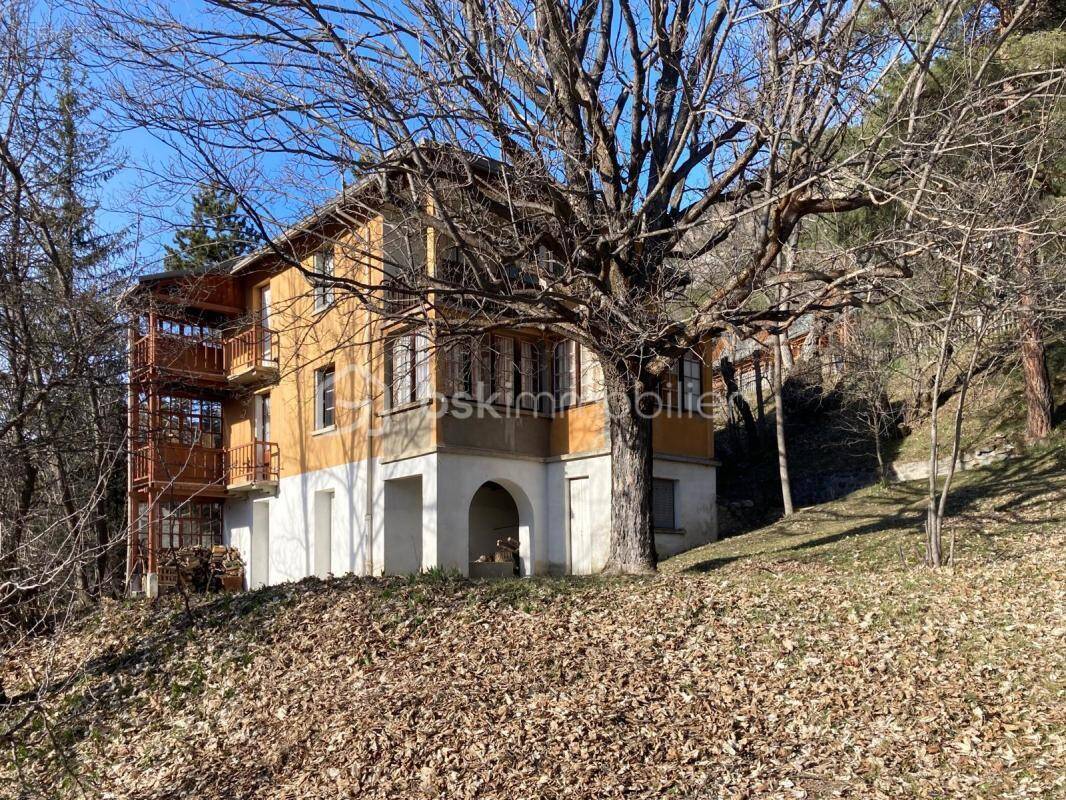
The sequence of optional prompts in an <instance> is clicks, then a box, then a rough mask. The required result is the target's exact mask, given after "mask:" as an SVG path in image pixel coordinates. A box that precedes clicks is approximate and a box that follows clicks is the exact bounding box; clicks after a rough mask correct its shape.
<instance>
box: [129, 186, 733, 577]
mask: <svg viewBox="0 0 1066 800" xmlns="http://www.w3.org/2000/svg"><path fill="white" fill-rule="evenodd" d="M337 219H343V223H340V222H337ZM314 224H317V223H314ZM330 224H332V225H334V229H333V230H332V231H330V234H329V236H322V235H320V231H318V232H317V233H316V232H315V231H313V230H312V228H313V223H311V222H307V221H305V222H304V223H301V225H298V226H296V227H295V228H293V229H292V230H290V231H289V232H287V233H286V234H285V236H284V237H282V238H281V239H279V241H278V242H277V243H275V246H276V247H282V246H283V247H285V248H288V251H289V252H291V253H293V254H295V258H296V259H297V260H298V262H299V263H301V264H302V265H303V269H300V268H297V267H296V266H293V265H292V263H288V262H286V261H285V260H283V259H281V258H279V257H278V256H277V255H276V253H277V250H276V249H274V248H265V249H264V250H263V251H261V252H258V253H255V254H252V255H250V256H247V257H244V258H242V259H240V260H238V261H236V262H234V263H230V264H225V265H219V267H217V268H215V269H213V270H210V271H208V272H205V273H203V274H197V275H190V274H176V273H160V274H156V275H147V276H144V277H142V278H141V279H140V280H139V282H138V283H137V285H136V286H135V287H134V288H133V289H132V290H131V291H130V292H129V296H128V298H127V303H128V308H130V309H131V312H130V313H131V319H132V324H131V330H130V346H129V357H130V376H131V380H130V402H129V408H130V411H129V415H130V419H129V426H130V437H131V447H130V456H129V514H130V519H131V520H134V521H135V524H133V525H131V526H130V537H129V546H128V573H129V578H130V582H131V586H132V587H133V588H134V589H136V588H138V587H140V586H145V587H148V588H149V589H150V588H151V587H152V586H154V585H156V581H159V585H165V583H166V576H165V575H164V576H161V575H160V567H161V564H162V562H163V558H164V556H165V554H166V552H167V551H170V550H173V549H176V548H180V547H187V546H190V545H200V546H205V547H206V546H212V545H218V544H225V545H228V546H232V547H235V548H237V549H238V550H239V551H240V553H241V557H242V559H243V561H244V563H245V565H246V570H245V572H246V577H247V582H248V585H249V586H251V587H255V586H261V585H265V584H273V583H278V582H281V581H288V580H297V579H300V578H304V577H306V576H311V575H317V576H320V577H324V576H326V575H329V574H333V575H341V574H344V573H355V574H359V575H381V574H405V573H416V572H419V571H421V570H427V569H431V568H444V569H448V570H457V571H459V572H460V573H463V574H468V575H469V574H474V575H482V574H489V573H490V572H491V571H492V570H491V568H490V567H487V566H486V565H485V564H484V563H483V562H484V560H485V558H486V557H490V556H492V555H493V554H494V553H495V551H496V549H497V545H496V543H497V540H499V539H501V538H513V539H515V540H517V541H518V543H519V553H518V559H517V562H518V563H517V570H518V571H519V572H520V574H523V575H533V574H549V573H550V574H589V573H595V572H597V571H598V570H600V569H601V568H602V567H603V565H604V563H605V560H606V557H607V553H608V537H609V526H610V518H611V504H610V481H611V456H610V449H609V446H608V439H607V432H606V413H605V404H604V400H603V392H602V387H601V386H600V385H599V378H598V366H597V364H596V361H595V358H593V357H592V355H591V353H589V352H588V351H587V350H586V349H585V348H583V347H580V346H577V345H576V344H575V343H574V342H572V341H567V340H561V339H559V338H558V337H556V336H553V335H552V334H551V333H550V332H546V331H544V330H541V329H535V328H521V327H516V328H514V329H506V330H496V331H493V332H492V333H491V335H483V336H476V337H467V338H455V339H454V340H448V341H443V340H441V341H435V340H433V338H432V337H431V336H430V335H429V333H428V332H427V330H428V329H426V328H419V327H417V326H412V325H411V324H409V323H404V322H397V321H395V320H393V319H392V317H383V316H382V315H381V314H378V313H375V312H374V311H373V308H372V305H373V304H368V303H365V302H361V301H360V300H359V299H357V298H356V297H355V296H353V294H352V293H351V292H347V291H340V290H337V289H336V288H335V287H333V286H331V285H329V283H328V281H325V280H316V279H315V277H314V276H316V275H323V276H325V275H333V276H335V277H341V276H349V277H352V278H355V279H358V280H362V281H364V282H366V283H376V284H377V285H381V283H382V281H381V276H380V274H376V276H375V275H372V273H375V272H376V271H377V272H380V271H382V270H387V266H386V265H388V264H394V263H398V262H400V261H402V260H403V259H408V260H411V259H414V261H415V262H416V263H417V265H419V266H420V268H421V267H422V266H424V268H425V269H426V270H435V269H438V268H440V265H441V264H443V263H444V262H445V261H446V259H447V258H448V254H447V252H446V251H447V248H446V247H444V246H443V242H442V240H440V239H439V238H438V234H437V233H435V232H434V231H433V230H432V229H422V230H417V229H416V230H415V231H414V234H413V235H414V238H415V240H416V246H415V247H414V248H410V247H406V248H405V252H403V253H400V252H392V248H394V247H399V246H400V245H399V244H398V242H399V241H400V239H401V238H403V237H398V236H396V235H395V234H396V231H397V229H398V228H399V227H401V226H403V225H405V224H406V223H403V222H402V221H400V220H397V219H394V218H393V217H392V216H391V213H390V212H389V211H388V210H387V208H386V207H385V206H381V207H380V209H376V210H375V209H373V208H372V209H371V210H367V208H366V206H365V205H364V206H362V210H361V211H360V213H359V215H358V216H357V215H356V214H355V213H349V214H345V215H336V217H335V218H333V221H332V222H331V223H330ZM337 225H341V227H339V228H338V227H336V226H337ZM408 229H409V226H408ZM406 241H407V242H409V241H410V237H409V236H408V237H406ZM438 254H441V257H440V258H438ZM431 274H432V273H431ZM309 276H310V278H309ZM371 278H373V280H371ZM386 299H387V298H386ZM707 355H708V354H707V353H703V352H693V353H692V354H691V355H690V356H688V357H686V358H684V359H682V360H681V361H680V362H679V363H678V365H677V368H676V370H674V372H673V373H672V378H671V380H672V383H671V386H670V387H669V391H668V392H667V394H666V396H665V398H664V404H665V406H666V408H665V410H664V413H662V414H660V415H659V416H658V417H657V418H656V419H655V421H654V423H653V439H654V454H655V459H654V519H655V525H656V544H657V547H658V551H659V553H660V554H666V555H668V554H672V553H675V552H678V551H681V550H684V549H687V548H690V547H693V546H695V545H698V544H701V543H704V542H707V541H709V540H712V539H713V538H714V537H715V535H716V507H715V461H714V449H713V448H714V439H713V424H712V420H711V418H710V413H709V410H710V405H711V404H710V402H709V397H708V396H705V393H706V392H709V389H710V386H711V380H712V367H711V361H710V359H709V358H708V357H707ZM149 575H151V576H154V577H153V578H152V579H151V580H149V581H145V580H144V579H145V577H146V576H149Z"/></svg>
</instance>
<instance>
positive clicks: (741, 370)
mask: <svg viewBox="0 0 1066 800" xmlns="http://www.w3.org/2000/svg"><path fill="white" fill-rule="evenodd" d="M814 322H815V321H814V317H813V316H811V315H810V314H807V315H804V316H802V317H800V318H799V319H797V320H796V321H795V322H794V323H792V325H790V326H789V328H788V333H787V339H788V353H787V354H786V355H785V375H786V376H787V374H788V370H789V364H790V363H791V362H793V361H795V360H797V359H799V357H800V354H801V353H802V352H803V349H804V347H805V346H806V344H807V338H808V336H809V335H810V333H811V331H812V330H813V329H814V328H815V324H814ZM848 332H849V327H848V324H847V320H846V318H841V319H838V320H837V321H836V324H834V325H832V326H830V327H829V329H828V332H827V330H826V329H825V328H824V326H823V328H820V329H819V334H818V350H819V358H820V360H821V367H822V374H823V377H825V378H828V377H830V376H832V375H837V374H839V373H840V371H841V369H842V368H843V357H842V353H841V347H842V346H843V345H845V344H846V343H847V336H848ZM723 357H725V358H728V359H729V360H730V362H731V363H732V365H733V369H734V371H735V374H736V381H737V388H738V389H740V392H741V393H742V394H743V395H745V397H746V398H747V399H748V400H749V401H755V400H756V399H757V398H758V395H759V389H760V388H761V390H762V395H763V396H764V397H769V396H770V395H771V394H772V393H773V369H774V350H773V337H772V336H771V335H770V334H768V333H766V332H765V331H759V332H757V333H756V334H755V335H754V336H750V337H747V338H741V337H739V336H737V335H735V334H733V335H727V336H723V337H721V338H720V339H719V340H718V342H717V343H716V345H715V348H714V365H715V370H714V382H713V384H712V388H713V392H714V395H715V397H716V398H718V400H719V402H720V403H722V404H723V408H724V403H725V402H726V399H727V398H726V391H725V385H724V383H723V381H722V376H721V373H720V372H719V370H718V369H717V367H718V363H719V361H720V359H722V358H723Z"/></svg>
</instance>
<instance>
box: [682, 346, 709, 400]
mask: <svg viewBox="0 0 1066 800" xmlns="http://www.w3.org/2000/svg"><path fill="white" fill-rule="evenodd" d="M680 373H681V374H680V378H681V392H680V394H681V408H683V409H684V410H685V411H700V410H701V409H700V406H701V403H700V397H701V396H702V395H703V363H702V362H701V361H700V360H699V359H697V358H695V357H694V356H685V357H684V358H683V359H681V369H680Z"/></svg>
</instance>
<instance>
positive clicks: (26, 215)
mask: <svg viewBox="0 0 1066 800" xmlns="http://www.w3.org/2000/svg"><path fill="white" fill-rule="evenodd" d="M8 10H9V14H8V16H7V17H6V18H5V19H4V21H3V22H2V23H0V57H2V61H0V460H2V461H3V463H4V464H5V465H7V468H6V469H5V470H4V471H3V474H2V475H0V636H3V637H5V638H6V637H8V636H12V635H18V634H20V633H22V632H25V631H26V630H27V629H33V627H34V626H35V625H36V624H37V623H41V624H44V625H47V624H48V623H49V621H50V620H51V619H53V618H55V617H56V616H57V615H58V616H61V612H62V609H63V608H64V603H65V600H69V599H71V598H74V597H77V596H79V595H80V596H81V597H85V598H95V597H98V596H100V595H107V594H114V593H115V592H116V591H117V589H118V584H116V583H115V577H116V574H117V573H118V570H117V567H118V566H119V562H118V560H117V559H115V558H114V556H115V554H116V549H118V548H121V537H115V536H113V534H114V532H115V530H116V529H119V530H120V529H121V528H122V524H123V520H122V505H121V490H122V481H121V479H122V465H123V453H124V449H123V437H124V429H123V428H124V425H123V423H124V409H123V402H122V378H121V375H122V370H123V363H124V360H123V353H122V339H121V326H120V325H119V324H118V323H117V322H116V319H115V306H114V299H115V297H116V291H117V289H118V287H119V285H120V281H121V276H119V275H116V274H115V273H114V271H113V270H114V263H113V257H114V256H115V255H116V252H117V251H116V243H115V242H114V241H113V240H112V239H111V238H110V237H106V236H102V235H100V233H99V231H98V230H97V229H96V227H95V224H94V221H93V217H94V201H93V199H92V197H93V192H94V190H95V186H96V183H97V181H98V179H100V177H101V176H102V175H104V174H106V171H107V170H106V168H105V167H103V166H102V163H103V161H102V154H103V152H104V149H105V143H104V142H103V141H102V140H98V139H93V138H92V134H91V126H89V125H88V124H87V122H86V116H87V115H86V113H85V112H83V110H82V109H83V108H85V107H86V102H85V101H86V98H85V97H84V95H83V94H82V93H81V85H80V84H79V81H78V79H77V77H76V75H75V74H74V71H73V56H72V52H71V40H70V36H69V34H66V33H64V32H63V31H62V30H59V29H54V28H52V27H50V26H49V25H48V24H47V23H46V22H43V21H38V20H35V17H34V12H33V11H32V9H31V7H30V6H29V5H28V4H25V3H17V4H14V5H12V6H10V7H9V9H8ZM116 539H117V540H118V542H117V545H116Z"/></svg>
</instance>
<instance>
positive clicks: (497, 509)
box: [469, 481, 521, 578]
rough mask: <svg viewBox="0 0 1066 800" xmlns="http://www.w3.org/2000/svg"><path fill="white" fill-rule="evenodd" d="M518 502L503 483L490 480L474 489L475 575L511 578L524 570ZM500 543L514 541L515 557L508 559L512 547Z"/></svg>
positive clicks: (471, 543)
mask: <svg viewBox="0 0 1066 800" xmlns="http://www.w3.org/2000/svg"><path fill="white" fill-rule="evenodd" d="M520 536H521V531H520V518H519V513H518V504H517V503H516V502H515V499H514V497H512V496H511V493H510V492H509V491H507V489H505V488H504V487H503V486H501V485H500V484H498V483H496V482H495V481H486V482H485V483H483V484H482V485H481V487H480V488H479V489H478V490H477V491H476V492H474V496H473V498H471V500H470V514H469V562H470V575H471V577H482V578H488V577H500V578H502V577H508V576H511V575H517V574H519V572H520V560H519V558H518V547H517V545H518V543H519V542H520ZM497 542H505V543H507V542H513V543H514V544H515V547H514V550H515V557H514V558H508V557H507V555H506V554H507V551H509V550H510V549H511V548H510V547H509V546H508V545H507V544H504V545H503V546H501V545H498V544H497Z"/></svg>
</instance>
